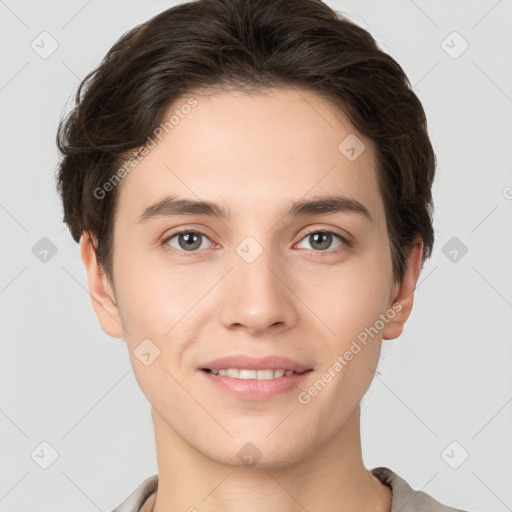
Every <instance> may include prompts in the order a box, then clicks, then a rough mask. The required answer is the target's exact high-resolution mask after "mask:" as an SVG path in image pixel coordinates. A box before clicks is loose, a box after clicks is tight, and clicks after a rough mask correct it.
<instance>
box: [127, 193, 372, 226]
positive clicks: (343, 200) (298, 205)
mask: <svg viewBox="0 0 512 512" xmlns="http://www.w3.org/2000/svg"><path fill="white" fill-rule="evenodd" d="M329 213H347V214H357V215H361V216H363V217H364V218H366V219H367V220H369V221H371V220H372V217H371V215H370V212H369V211H368V209H367V208H366V207H365V206H364V205H363V204H361V203H360V202H359V201H357V200H355V199H351V198H348V197H345V196H341V195H325V196H316V197H314V198H312V199H301V200H299V201H296V202H292V203H291V204H290V205H289V208H288V211H287V212H286V213H285V215H284V216H292V217H301V216H306V215H322V214H329ZM179 215H207V216H209V217H215V218H219V219H230V218H231V217H232V215H231V211H230V210H229V209H225V208H223V207H222V206H220V205H218V204H216V203H213V202H211V201H201V200H195V199H185V198H180V197H177V196H167V197H165V198H163V199H162V200H160V201H158V202H157V203H154V204H152V205H150V206H148V207H147V208H146V209H145V210H144V212H143V213H142V215H140V216H139V217H138V218H137V223H145V222H148V221H150V220H152V219H156V218H158V217H175V216H179Z"/></svg>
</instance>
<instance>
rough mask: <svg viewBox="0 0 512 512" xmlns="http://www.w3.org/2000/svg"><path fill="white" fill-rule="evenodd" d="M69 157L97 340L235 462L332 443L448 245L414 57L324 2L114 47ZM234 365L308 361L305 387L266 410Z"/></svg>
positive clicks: (275, 5) (185, 434)
mask: <svg viewBox="0 0 512 512" xmlns="http://www.w3.org/2000/svg"><path fill="white" fill-rule="evenodd" d="M57 144H58V148H59V150H60V152H61V154H62V159H61V161H60V163H59V168H58V189H59V192H60V194H61V197H62V201H63V206H64V221H65V222H66V223H67V225H68V226H69V229H70V231H71V234H72V236H73V238H74V240H75V241H77V242H79V243H80V248H81V254H82V259H83V261H84V264H85V266H86V270H87V275H88V280H89V289H90V292H91V297H92V299H93V306H94V308H95V310H96V313H97V315H98V319H99V321H100V324H101V326H102V328H103V330H104V331H105V332H106V333H107V334H109V335H111V336H113V337H118V338H124V339H126V341H127V344H128V347H129V350H130V358H131V360H132V364H133V367H134V371H135V375H136V377H137V379H138V382H139V384H140V385H141V388H142V390H143V392H144V393H145V394H146V396H147V397H148V400H149V401H150V403H151V404H152V406H153V409H154V410H156V411H157V412H158V415H159V417H160V418H161V419H162V420H163V421H165V422H166V423H167V424H168V425H169V426H170V427H171V429H172V430H173V432H175V433H176V434H177V435H178V436H179V437H180V438H181V439H183V440H185V441H187V442H188V443H189V444H191V445H192V446H194V447H196V448H197V449H198V450H199V451H201V452H202V453H204V454H207V455H208V456H210V457H212V458H213V459H216V460H219V461H223V462H225V463H229V464H236V463H240V461H239V460H238V459H237V457H236V453H237V450H238V449H239V448H240V447H241V446H243V445H244V443H245V442H248V441H250V442H252V443H253V444H254V445H256V446H258V447H259V448H260V449H261V452H262V453H263V458H262V464H278V463H281V464H285V463H291V462H292V461H294V460H298V459H299V458H300V457H303V456H305V454H307V453H308V452H310V451H311V450H313V449H314V447H315V446H319V445H320V444H321V443H325V441H326V440H327V439H328V438H329V437H332V436H333V435H335V433H336V432H338V431H339V430H340V428H342V426H343V425H344V423H346V422H347V420H348V418H350V416H351V414H352V413H353V412H354V410H356V409H357V406H358V403H359V401H360V400H361V398H362V396H363V395H364V393H365V392H366V390H367V388H368V386H369V384H370V382H371V380H372V378H373V374H372V372H371V371H368V370H369V369H371V368H375V367H376V365H377V362H378V358H379V354H380V342H381V340H382V338H385V339H393V338H396V337H398V336H399V335H400V334H401V332H402V329H403V325H404V323H405V321H406V320H407V317H408V315H409V313H410V310H411V308H412V301H413V292H414V287H415V284H416V281H417V279H418V275H419V272H420V270H421V267H422V265H423V264H424V262H425V260H426V259H427V258H428V257H429V256H430V254H431V251H432V246H433V240H434V234H433V227H432V194H431V187H432V182H433V178H434V170H435V155H434V152H433V149H432V146H431V143H430V140H429V137H428V134H427V126H426V119H425V113H424V110H423V108H422V106H421V103H420V101H419V99H418V98H417V96H416V95H415V94H414V92H413V91H412V89H411V86H410V83H409V81H408V79H407V77H406V75H405V73H404V72H403V70H402V68H401V67H400V66H399V65H398V63H397V62H396V61H395V60H394V59H393V58H392V57H390V56H389V55H387V54H386V53H384V52H382V51H381V50H380V49H379V48H378V46H377V44H376V43H375V41H374V39H373V38H372V37H371V35H370V34H369V33H368V32H366V31H365V30H363V29H362V28H360V27H358V26H357V25H355V24H353V23H352V22H350V21H349V20H348V19H345V18H344V17H342V16H341V15H339V14H337V13H335V12H334V11H333V10H331V9H330V8H329V7H328V6H326V5H325V4H323V3H322V2H320V1H317V0H297V1H296V2H293V3H291V2H288V1H281V0H277V1H276V0H250V1H248V0H245V1H240V0H222V1H218V0H215V1H211V0H198V1H194V2H190V3H185V4H181V5H178V6H176V7H173V8H170V9H168V10H166V11H164V12H162V13H161V14H159V15H157V16H155V17H154V18H152V19H150V20H149V21H148V22H146V23H144V24H141V25H139V26H137V27H135V28H134V29H133V30H131V31H129V32H128V33H126V34H124V35H123V36H122V37H121V39H120V40H119V41H118V42H117V43H116V44H115V45H114V46H113V47H112V48H111V50H110V51H109V52H108V53H107V55H106V57H105V58H104V59H103V61H102V62H101V64H100V65H99V67H98V68H97V69H95V70H94V71H93V72H91V73H90V74H89V75H88V76H87V77H86V78H85V79H84V80H83V82H82V83H81V85H80V87H79V90H78V92H77V95H76V106H75V108H74V109H73V110H72V111H71V113H70V114H69V115H68V116H67V117H66V119H64V120H63V121H62V122H61V125H60V126H59V131H58V134H57ZM171 196H172V198H173V200H174V201H173V202H170V201H168V199H169V197H171ZM334 197H336V200H335V199H334ZM340 198H341V200H340ZM191 201H196V202H197V201H201V202H202V204H201V205H198V204H194V205H193V204H191ZM313 201H316V203H314V202H313ZM306 203H307V204H306ZM170 214H172V215H170ZM180 231H184V232H185V233H183V234H181V235H180V234H177V233H178V232H180ZM313 233H316V235H315V234H313ZM327 299H328V300H327ZM372 329H373V330H372ZM363 332H366V333H367V336H366V340H365V341H366V343H363V342H362V336H361V333H363ZM370 332H371V333H375V334H371V335H369V333H370ZM363 337H364V336H363ZM143 340H146V341H144V342H143ZM148 340H150V341H148ZM355 340H359V344H358V345H359V346H360V348H361V350H359V351H358V352H357V354H356V353H355V350H353V349H352V348H351V347H353V346H354V345H353V342H354V341H355ZM141 342H143V343H145V345H141ZM356 344H357V343H356ZM141 346H142V347H145V349H146V350H149V352H151V353H152V354H153V355H152V356H151V357H150V359H152V362H151V364H147V365H146V364H143V363H142V361H141V358H140V357H139V356H140V350H139V353H138V352H137V350H138V347H141ZM148 347H149V348H148ZM348 350H352V352H353V357H350V361H349V362H347V364H345V363H343V368H342V370H340V371H338V372H337V373H336V371H337V370H336V369H333V370H332V371H331V376H333V372H334V373H335V374H336V377H332V378H331V379H330V381H329V383H328V385H326V386H325V389H324V388H322V390H321V392H319V391H317V393H315V392H312V393H313V394H312V393H306V395H304V394H303V395H302V397H303V400H302V402H301V401H300V399H298V398H297V397H298V395H299V393H300V391H303V392H304V391H306V392H307V389H308V388H309V387H310V385H311V384H313V382H314V381H315V380H316V379H319V378H321V377H322V375H323V374H324V373H325V371H326V370H328V368H332V367H333V366H334V365H335V362H336V361H338V362H339V359H338V358H339V356H340V355H342V354H344V353H346V352H347V351H348ZM239 353H244V354H250V355H252V356H255V357H257V356H266V355H269V354H274V355H280V356H284V357H288V358H292V359H294V360H295V361H298V362H300V363H302V364H304V365H306V366H307V367H308V368H311V369H312V371H311V372H310V376H309V377H308V379H310V380H308V381H307V383H308V386H307V387H305V388H300V386H299V387H297V389H296V392H295V393H284V394H280V395H277V396H275V397H273V398H272V399H269V400H263V401H261V400H240V399H238V398H234V397H233V396H231V395H226V394H225V393H224V392H221V391H219V390H218V389H216V388H215V389H214V388H212V387H211V385H210V383H209V381H207V380H205V379H209V378H210V377H206V376H205V372H204V371H203V369H204V365H205V364H206V363H207V362H208V361H211V360H213V359H215V358H217V357H222V356H227V355H233V354H239ZM156 355H157V357H155V356H156ZM153 358H154V360H153ZM146 362H148V361H146ZM184 389H187V390H188V391H189V392H185V391H184ZM317 389H319V386H317ZM191 396H194V397H195V399H192V398H191ZM306 396H309V400H308V399H307V398H304V397H306ZM312 396H314V399H311V397H312ZM198 402H201V403H202V404H203V405H206V404H207V403H210V404H212V407H213V408H214V409H215V410H216V411H217V412H218V414H215V416H216V417H217V418H223V420H222V426H221V425H219V424H218V423H217V422H215V421H213V420H212V417H211V416H209V415H208V414H207V413H206V412H205V409H204V408H202V407H200V406H199V405H198ZM306 402H307V403H306ZM288 406H289V407H290V408H291V407H292V406H295V407H297V408H298V411H297V412H296V413H295V414H294V421H293V422H292V421H288V422H284V423H283V424H282V425H281V426H280V428H279V430H278V431H276V433H275V434H273V436H269V437H267V434H268V432H270V431H271V430H272V428H274V427H275V425H276V424H277V423H278V421H280V420H281V419H282V411H283V407H288ZM177 411H179V413H177ZM205 430H206V431H207V433H208V435H204V431H205ZM227 432H229V433H230V435H228V434H227ZM226 443H227V444H226Z"/></svg>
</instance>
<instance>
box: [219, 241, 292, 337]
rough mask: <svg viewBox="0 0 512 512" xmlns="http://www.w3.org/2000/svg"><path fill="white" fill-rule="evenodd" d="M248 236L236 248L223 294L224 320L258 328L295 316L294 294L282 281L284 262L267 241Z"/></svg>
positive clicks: (287, 321) (289, 319)
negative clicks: (282, 262)
mask: <svg viewBox="0 0 512 512" xmlns="http://www.w3.org/2000/svg"><path fill="white" fill-rule="evenodd" d="M269 240H270V237H267V238H265V241H266V242H265V243H266V244H267V245H263V244H261V243H260V242H259V241H258V240H256V238H255V237H252V236H248V237H246V238H245V239H243V240H242V242H240V244H239V245H238V246H237V247H236V248H235V254H234V257H233V270H232V271H231V272H230V273H229V277H228V279H227V282H226V288H225V296H224V298H223V301H224V305H223V321H224V323H225V324H226V326H229V325H233V324H238V325H243V326H245V327H246V328H247V329H250V330H253V331H258V330H264V329H265V328H267V327H269V326H271V325H274V324H276V323H280V324H283V325H284V324H290V323H291V322H293V321H294V319H295V310H294V305H293V301H292V297H293V294H292V293H291V292H290V290H289V289H288V288H287V286H286V285H285V284H284V282H286V277H285V276H284V275H280V274H282V270H280V269H282V268H283V266H282V265H281V261H280V260H279V254H276V253H275V252H274V251H273V250H272V247H271V245H270V242H269Z"/></svg>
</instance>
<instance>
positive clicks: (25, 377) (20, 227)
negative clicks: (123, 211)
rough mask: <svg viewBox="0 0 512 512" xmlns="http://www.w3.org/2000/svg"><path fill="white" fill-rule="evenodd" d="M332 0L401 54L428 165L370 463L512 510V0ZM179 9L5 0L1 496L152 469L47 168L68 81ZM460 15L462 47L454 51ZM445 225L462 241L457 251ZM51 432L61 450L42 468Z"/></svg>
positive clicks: (367, 415)
mask: <svg viewBox="0 0 512 512" xmlns="http://www.w3.org/2000/svg"><path fill="white" fill-rule="evenodd" d="M326 3H328V5H330V6H332V7H334V8H335V9H337V10H338V11H341V12H344V13H346V14H348V15H349V16H350V17H351V18H352V19H353V20H354V21H356V22H357V23H359V24H360V25H362V26H363V27H365V28H367V29H368V30H369V31H370V32H371V33H372V34H373V35H374V37H375V38H376V39H377V41H378V42H379V44H380V45H381V47H382V48H383V49H384V50H385V51H387V52H389V53H390V54H391V55H392V56H393V57H395V58H396V59H397V60H398V62H399V63H400V64H401V65H402V66H403V68H404V70H405V71H406V73H407V75H408V76H409V78H410V80H411V83H412V84H413V86H414V90H415V91H416V93H417V94H418V95H419V97H420V99H421V100H422V102H423V105H424V107H425V110H426V112H427V116H428V121H429V131H430V135H431V138H432V142H433V144H434V146H435V150H436V154H437V157H438V161H439V166H438V169H437V181H436V184H435V188H434V194H435V206H436V214H435V230H436V235H437V241H436V246H435V250H434V253H433V257H432V258H431V260H430V261H429V263H428V264H427V266H426V267H425V269H424V271H423V274H422V276H420V281H419V285H418V288H417V291H416V297H415V305H414V309H413V313H412V315H411V317H410V320H409V322H408V323H407V326H406V329H405V333H404V334H403V335H402V336H401V337H400V338H399V339H398V340H394V341H385V342H384V347H383V359H382V361H381V364H380V368H379V373H380V374H378V375H377V377H376V378H375V379H374V382H373V384H372V386H371V388H370V390H369V392H368V394H367V396H366V397H365V399H364V408H363V418H362V442H363V455H364V460H365V464H366V466H367V467H368V468H372V467H376V466H380V465H384V466H388V467H390V468H391V469H393V470H394V471H395V472H397V473H398V474H399V475H401V476H402V477H403V478H405V479H406V480H407V481H408V482H409V483H410V484H411V486H413V487H414V488H416V489H422V490H424V491H425V492H427V493H429V494H431V495H432V496H434V497H436V498H437V499H438V500H440V501H442V502H445V503H447V504H450V505H452V506H456V507H459V508H463V509H469V510H471V511H484V510H493V511H494V512H502V511H503V512H505V511H507V510H512V486H511V482H512V441H511V435H510V433H511V432H512V428H511V427H512V403H511V402H512V386H511V380H512V377H511V351H512V348H511V347H512V344H511V332H512V316H511V313H512V279H511V268H512V264H511V254H512V250H511V249H512V247H511V246H512V237H511V232H512V231H511V224H512V220H511V217H512V216H511V213H512V200H511V198H512V188H511V187H512V173H511V160H512V153H511V148H510V146H511V141H512V116H511V113H512V71H511V65H510V62H511V55H512V52H511V49H512V3H511V1H510V0H501V1H496V0H482V1H449V2H447V1H441V0H437V1H426V0H421V1H420V0H415V1H412V0H396V1H369V0H364V1H361V0H359V1H357V2H356V1H343V2H341V1H328V2H326ZM171 5H173V2H169V1H163V0H158V1H157V0H154V1H151V2H142V1H138V2H136V1H133V0H132V1H126V0H125V1H122V2H121V1H112V0H111V1H99V0H89V1H84V0H72V1H70V0H68V1H66V2H64V1H45V2H40V1H28V0H25V1H15V0H0V52H1V53H0V55H1V64H0V104H1V109H2V110H1V113H2V114H1V116H0V127H1V138H0V142H1V152H0V163H1V181H0V184H1V192H0V229H1V234H2V239H1V243H0V258H1V265H0V308H1V309H0V312H1V323H0V336H1V355H0V393H1V395H0V439H1V444H0V510H1V511H7V510H9V511H10V512H17V511H29V510H34V511H35V510H37V511H50V510H51V511H64V510H74V511H77V512H80V511H83V512H86V511H94V510H102V511H110V510H111V509H113V508H114V507H115V506H116V505H117V504H119V502H120V501H122V500H123V499H124V498H125V497H126V496H127V495H128V494H129V493H130V492H132V490H133V489H134V488H135V487H136V486H137V485H139V483H140V482H141V481H142V480H143V479H144V478H146V477H147V476H149V475H152V474H154V473H156V470H157V467H156V458H155V448H154V440H153V431H152V425H151V419H150V409H149V405H148V403H147V402H146V399H145V397H144V395H143V394H142V392H141V391H140V389H139V388H138V385H137V383H136V381H135V378H134V375H133V372H132V371H131V366H130V363H129V359H128V354H127V351H126V346H125V342H124V341H122V340H117V339H113V338H110V337H109V336H107V335H106V334H104V333H103V331H102V330H101V329H100V327H99V325H98V322H97V319H96V316H95V314H94V311H93V308H92V305H91V301H90V298H89V295H88V292H87V281H86V275H85V271H84V268H83V265H82V262H81V260H80V257H79V252H78V245H76V244H75V242H73V241H72V239H71V236H70V234H69V232H68V231H67V229H66V228H65V225H64V224H63V223H62V222H61V219H62V211H61V205H60V203H59V199H58V196H57V193H56V191H55V184H54V175H53V173H54V170H55V167H56V164H57V151H56V148H55V133H56V128H57V123H58V120H59V117H60V116H61V114H63V113H64V112H67V111H68V108H69V106H70V103H69V100H70V98H71V97H72V96H73V95H74V92H75V90H76V87H77V85H78V83H79V80H80V79H81V78H83V77H84V76H85V74H86V73H87V72H89V71H90V70H91V69H93V67H95V66H96V65H97V64H98V63H99V61H100V59H101V58H102V57H103V55H104V54H105V53H106V51H107V50H108V49H109V48H110V46H111V45H112V44H113V43H114V42H115V41H116V40H117V39H118V38H119V37H120V36H121V35H122V34H123V33H124V32H125V31H126V30H128V29H129V28H131V27H133V26H134V25H136V24H138V23H140V22H142V21H145V20H147V19H148V18H149V17H151V16H152V15H154V14H156V13H158V12H160V11H162V10H164V9H165V8H167V7H169V6H171ZM43 31H47V32H48V33H49V34H51V36H52V37H53V38H54V39H55V40H56V41H57V42H58V48H57V50H56V51H55V52H54V53H53V54H52V55H51V56H49V57H48V58H46V59H43V58H41V57H40V55H39V54H38V53H36V51H34V50H33V49H32V47H31V43H32V41H34V40H35V41H36V43H37V42H38V41H39V43H38V44H39V45H40V46H42V43H41V42H40V38H41V37H43V36H40V34H41V32H43ZM453 31H457V32H459V33H460V35H461V36H462V37H463V38H464V40H466V41H467V42H468V43H469V47H468V49H467V50H466V51H465V52H464V53H462V54H461V55H460V56H458V57H457V58H453V55H454V52H457V51H458V50H460V49H461V48H462V46H461V45H462V44H463V41H462V40H460V39H457V38H456V36H453V35H450V34H452V32H453ZM45 37H47V36H45ZM447 37H448V39H446V38H447ZM454 37H455V39H454ZM443 41H446V42H445V43H442V42H443ZM48 43H49V40H48V39H47V40H46V43H45V48H46V49H48V48H49V46H48ZM450 47H451V48H450ZM445 50H447V51H448V52H451V53H452V56H450V55H449V53H447V51H445ZM66 105H67V106H66ZM507 187H508V188H507ZM43 237H48V238H49V239H50V240H51V241H52V242H53V244H55V246H56V248H57V253H56V254H55V255H54V256H53V257H51V258H48V261H47V262H46V263H44V262H42V261H40V260H39V259H38V258H37V257H36V256H35V255H34V254H33V252H32V248H33V247H34V246H35V245H36V244H37V243H38V241H39V240H40V239H41V238H43ZM453 237H457V238H458V239H459V240H460V243H463V244H464V245H465V246H466V247H467V249H468V251H467V253H466V254H465V255H463V256H461V254H462V253H461V252H460V251H459V252H458V253H457V255H458V258H457V261H455V262H454V261H451V259H450V258H449V257H447V256H445V254H444V253H443V246H445V244H447V243H448V242H449V241H450V240H451V239H452V238H453ZM452 243H453V242H452ZM448 250H453V248H452V247H451V246H448ZM448 250H446V251H445V252H447V253H448ZM452 258H453V253H452ZM43 441H46V442H47V443H49V444H50V445H51V446H53V447H54V449H55V450H56V451H57V452H58V458H57V460H56V461H55V462H54V463H53V464H52V465H51V466H50V467H49V468H48V469H43V468H42V467H40V464H44V463H45V458H46V462H49V457H51V450H50V449H49V448H47V447H46V448H45V445H43V446H41V443H42V442H43ZM453 441H455V442H456V443H457V444H455V445H452V447H451V448H453V451H452V449H451V448H450V449H448V450H447V451H445V448H446V447H447V446H448V445H450V443H452V442H453ZM34 451H35V452H34ZM464 451H467V452H468V454H469V458H468V459H467V460H466V461H465V462H464V463H463V464H462V465H460V467H458V469H452V467H450V466H449V465H448V463H447V461H449V462H450V463H451V464H452V465H454V464H455V463H456V462H457V461H458V460H460V458H461V457H462V456H463V455H464ZM33 453H35V454H39V457H37V456H36V455H33V456H32V455H31V454H33ZM43 454H44V456H43ZM443 454H444V455H443Z"/></svg>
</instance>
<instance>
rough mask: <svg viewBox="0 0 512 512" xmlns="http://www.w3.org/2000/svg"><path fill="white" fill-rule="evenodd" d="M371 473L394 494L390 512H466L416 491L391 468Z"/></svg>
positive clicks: (383, 468)
mask: <svg viewBox="0 0 512 512" xmlns="http://www.w3.org/2000/svg"><path fill="white" fill-rule="evenodd" d="M371 473H372V474H373V476H375V477H377V478H378V479H379V480H380V481H381V482H382V483H383V484H385V485H387V486H388V487H390V488H391V490H392V492H393V498H392V502H391V510H390V512H398V511H400V512H466V511H463V510H460V509H458V508H452V507H448V506H446V505H443V504H442V503H439V502H438V501H436V500H435V499H434V498H433V497H432V496H430V495H428V494H427V493H425V492H423V491H416V490H414V489H413V488H412V487H411V486H410V485H409V484H408V483H407V482H406V481H405V480H404V479H403V478H401V477H400V476H399V475H397V474H396V473H395V472H393V471H391V469H389V468H385V467H379V468H374V469H372V470H371Z"/></svg>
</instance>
